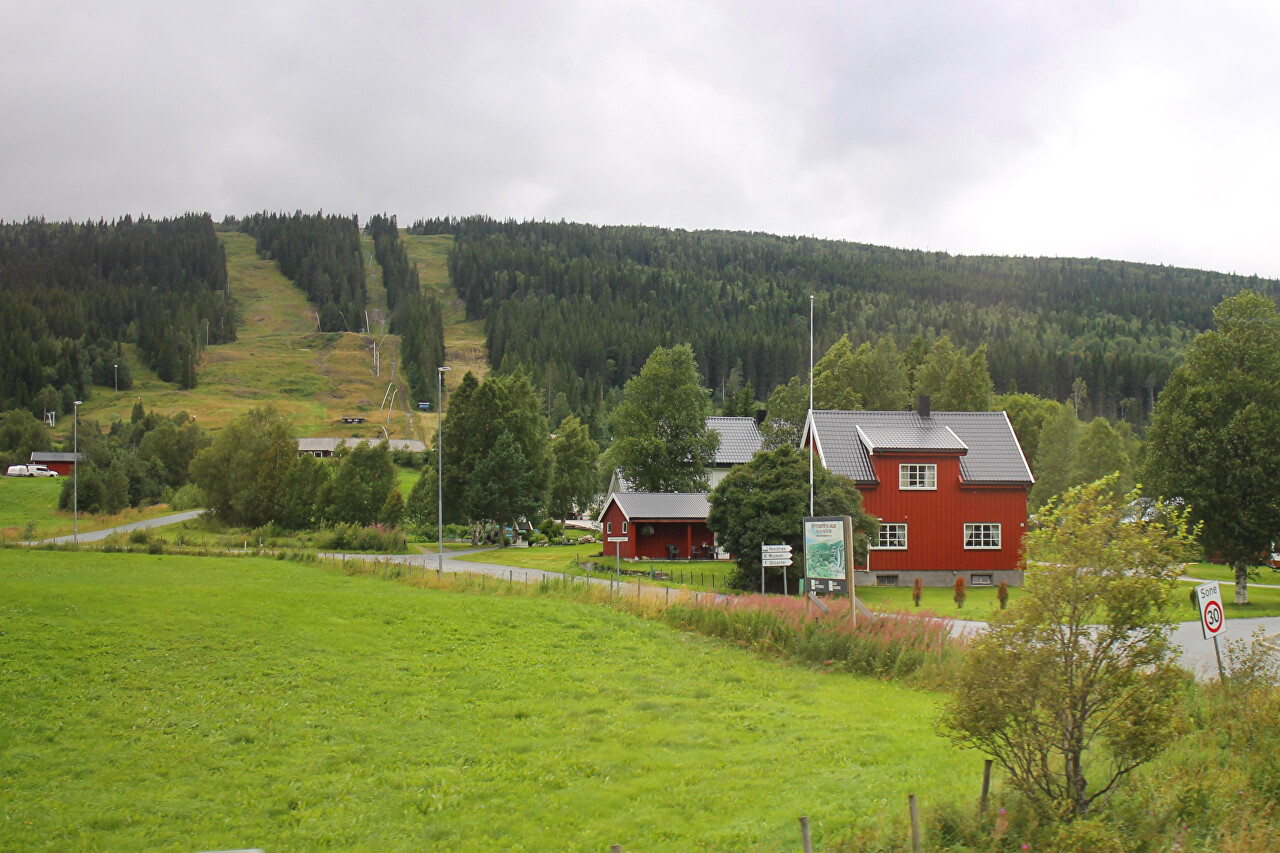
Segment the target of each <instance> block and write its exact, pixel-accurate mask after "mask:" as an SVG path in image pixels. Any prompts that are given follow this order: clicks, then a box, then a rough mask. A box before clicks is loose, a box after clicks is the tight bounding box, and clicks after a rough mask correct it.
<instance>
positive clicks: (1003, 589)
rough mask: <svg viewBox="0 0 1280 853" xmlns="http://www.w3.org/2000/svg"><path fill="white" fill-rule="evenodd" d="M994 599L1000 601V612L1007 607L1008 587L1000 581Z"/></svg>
mask: <svg viewBox="0 0 1280 853" xmlns="http://www.w3.org/2000/svg"><path fill="white" fill-rule="evenodd" d="M996 598H997V599H998V600H999V601H1000V609H1001V610H1004V609H1005V608H1006V607H1008V606H1009V585H1008V584H1007V583H1005V582H1004V581H1000V588H999V589H997V590H996Z"/></svg>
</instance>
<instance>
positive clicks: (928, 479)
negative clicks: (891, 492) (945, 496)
mask: <svg viewBox="0 0 1280 853" xmlns="http://www.w3.org/2000/svg"><path fill="white" fill-rule="evenodd" d="M908 471H911V472H912V473H913V474H918V475H919V476H920V478H921V479H923V481H924V485H922V486H913V485H911V484H910V481H911V480H912V479H914V478H912V477H910V476H908V473H907V472H908ZM898 490H899V491H903V492H936V491H937V490H938V466H937V465H936V464H935V463H933V462H903V463H902V464H900V465H898Z"/></svg>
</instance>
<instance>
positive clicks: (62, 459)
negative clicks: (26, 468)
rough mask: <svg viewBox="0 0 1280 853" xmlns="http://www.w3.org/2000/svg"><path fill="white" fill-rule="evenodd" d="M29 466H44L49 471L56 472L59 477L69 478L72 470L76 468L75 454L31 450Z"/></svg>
mask: <svg viewBox="0 0 1280 853" xmlns="http://www.w3.org/2000/svg"><path fill="white" fill-rule="evenodd" d="M31 464H32V465H44V466H45V467H46V468H48V469H49V470H50V471H57V472H58V476H60V477H70V476H71V472H72V470H73V469H74V468H75V467H76V454H74V453H54V452H49V451H42V450H33V451H31Z"/></svg>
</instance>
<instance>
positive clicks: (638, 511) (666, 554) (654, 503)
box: [600, 492, 715, 560]
mask: <svg viewBox="0 0 1280 853" xmlns="http://www.w3.org/2000/svg"><path fill="white" fill-rule="evenodd" d="M710 511H711V507H710V505H709V504H708V503H707V496H706V494H705V493H702V492H683V493H680V492H676V493H665V492H614V493H613V494H612V495H610V496H609V500H608V502H607V503H605V505H604V510H603V511H602V512H601V513H600V523H601V527H602V531H601V532H602V533H603V534H604V537H605V543H604V555H605V556H606V557H613V556H615V555H617V553H618V549H621V554H622V557H623V559H626V560H632V559H637V558H639V559H647V560H673V559H702V560H709V559H712V558H713V557H714V556H715V537H714V536H713V534H712V533H711V528H709V527H707V514H708V513H709V512H710ZM610 536H626V537H627V541H626V542H616V543H615V542H610V541H609V537H610Z"/></svg>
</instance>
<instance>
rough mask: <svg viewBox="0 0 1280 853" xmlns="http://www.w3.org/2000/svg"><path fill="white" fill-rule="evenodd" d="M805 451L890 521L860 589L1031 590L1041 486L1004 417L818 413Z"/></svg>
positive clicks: (924, 407) (860, 577) (808, 428)
mask: <svg viewBox="0 0 1280 853" xmlns="http://www.w3.org/2000/svg"><path fill="white" fill-rule="evenodd" d="M811 439H812V441H811ZM804 446H806V447H811V448H812V450H811V452H815V453H816V454H817V460H818V461H819V462H820V463H821V464H822V465H823V466H825V467H826V468H827V470H829V471H831V472H833V473H836V474H841V475H843V476H845V477H849V478H850V479H852V480H853V481H854V482H855V483H856V484H857V486H858V490H859V491H860V492H861V493H862V500H863V505H864V507H865V508H866V511H867V512H868V513H870V514H871V515H873V516H875V517H877V518H879V519H880V533H879V537H878V540H877V541H875V542H873V543H872V545H871V554H870V558H869V560H868V562H869V563H870V566H869V571H866V572H859V573H858V574H857V577H856V580H857V583H858V584H859V585H862V584H879V585H883V586H911V585H912V584H913V583H914V582H915V579H916V578H920V579H921V580H922V581H923V583H924V585H925V586H951V585H952V584H953V583H955V579H956V577H957V576H960V577H963V578H964V579H965V583H966V584H969V585H971V586H987V585H992V584H999V583H1000V582H1001V581H1005V582H1007V583H1009V584H1010V585H1015V586H1020V585H1021V584H1022V570H1021V568H1020V560H1021V554H1022V538H1023V535H1024V534H1025V533H1026V527H1027V493H1028V491H1029V490H1030V488H1031V486H1032V484H1033V483H1034V482H1035V480H1034V478H1033V477H1032V475H1031V469H1030V467H1029V466H1028V465H1027V460H1026V458H1025V457H1024V456H1023V454H1022V448H1021V447H1020V446H1019V445H1018V439H1017V437H1016V436H1015V435H1014V432H1013V427H1012V425H1010V423H1009V418H1008V416H1007V415H1006V414H1005V413H1004V412H930V411H929V407H928V401H927V398H924V399H922V400H921V405H920V406H919V411H918V412H912V411H903V412H812V413H811V415H810V418H809V420H808V421H807V422H806V424H805V432H804Z"/></svg>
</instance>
